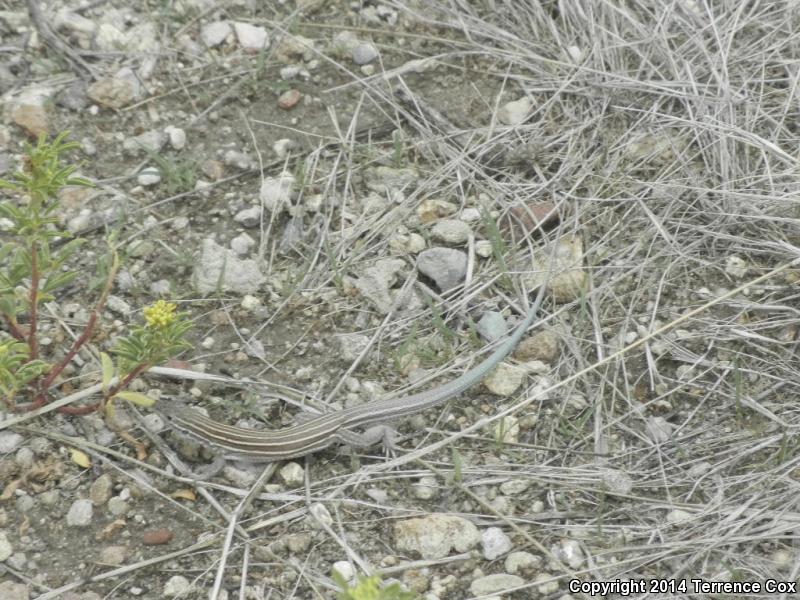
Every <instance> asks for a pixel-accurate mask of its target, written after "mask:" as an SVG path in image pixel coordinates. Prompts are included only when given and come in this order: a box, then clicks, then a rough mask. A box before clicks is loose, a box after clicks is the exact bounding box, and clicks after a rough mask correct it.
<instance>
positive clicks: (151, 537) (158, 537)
mask: <svg viewBox="0 0 800 600" xmlns="http://www.w3.org/2000/svg"><path fill="white" fill-rule="evenodd" d="M173 537H175V534H174V533H172V531H170V530H169V529H151V530H150V531H145V532H144V534H142V543H143V544H144V545H145V546H163V545H164V544H169V543H170V542H171V541H172V538H173Z"/></svg>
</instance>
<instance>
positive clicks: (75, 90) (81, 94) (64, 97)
mask: <svg viewBox="0 0 800 600" xmlns="http://www.w3.org/2000/svg"><path fill="white" fill-rule="evenodd" d="M56 105H58V106H62V107H64V108H67V109H69V110H74V111H79V110H83V109H84V108H86V107H87V106H89V96H87V95H86V82H84V81H76V82H74V83H73V84H71V85H69V86H67V87H66V88H64V89H63V90H62V91H61V93H60V94H59V95H58V96H57V97H56Z"/></svg>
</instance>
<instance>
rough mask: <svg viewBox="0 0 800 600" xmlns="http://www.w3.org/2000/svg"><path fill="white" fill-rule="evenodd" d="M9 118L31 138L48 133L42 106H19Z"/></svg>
mask: <svg viewBox="0 0 800 600" xmlns="http://www.w3.org/2000/svg"><path fill="white" fill-rule="evenodd" d="M11 118H12V119H14V123H16V124H17V125H19V126H20V127H22V128H23V129H24V130H25V133H27V134H28V135H29V136H31V137H34V138H38V137H39V136H40V135H42V134H44V135H47V133H48V124H47V111H45V109H44V107H43V106H36V105H33V104H20V105H19V106H17V107H16V108H15V109H14V111H13V112H12V113H11Z"/></svg>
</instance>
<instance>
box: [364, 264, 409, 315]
mask: <svg viewBox="0 0 800 600" xmlns="http://www.w3.org/2000/svg"><path fill="white" fill-rule="evenodd" d="M405 264H406V263H405V261H403V260H401V259H399V258H385V259H383V260H379V261H377V262H376V263H375V264H374V265H373V266H371V267H368V268H366V269H364V272H363V273H362V274H361V276H360V277H359V278H358V279H357V280H355V281H354V282H353V285H355V286H356V287H357V288H358V291H359V292H361V295H362V296H364V297H365V298H366V299H367V300H369V301H370V302H371V303H372V304H373V305H374V306H375V308H376V309H378V311H379V312H380V313H381V314H384V315H385V314H388V313H389V311H390V310H391V308H392V305H393V304H394V298H393V297H392V294H391V292H390V291H389V290H390V288H391V287H392V285H394V282H395V280H396V279H397V273H399V272H400V270H401V269H403V267H405Z"/></svg>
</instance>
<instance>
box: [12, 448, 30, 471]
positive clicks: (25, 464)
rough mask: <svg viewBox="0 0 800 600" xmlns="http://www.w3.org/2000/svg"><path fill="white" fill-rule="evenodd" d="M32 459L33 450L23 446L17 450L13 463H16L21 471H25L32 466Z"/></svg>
mask: <svg viewBox="0 0 800 600" xmlns="http://www.w3.org/2000/svg"><path fill="white" fill-rule="evenodd" d="M33 458H34V457H33V450H31V449H30V448H26V447H25V446H23V447H22V448H20V449H19V450H17V454H16V456H15V457H14V462H15V463H17V464H18V465H19V466H20V467H22V468H23V469H27V468H30V467H31V466H33Z"/></svg>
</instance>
